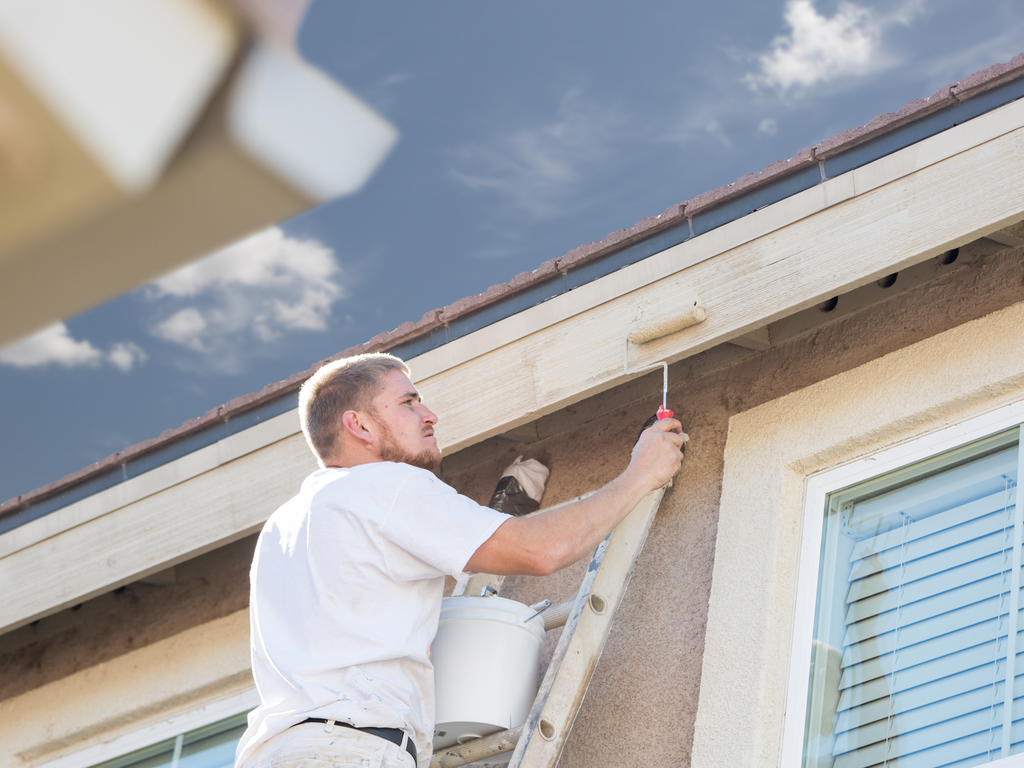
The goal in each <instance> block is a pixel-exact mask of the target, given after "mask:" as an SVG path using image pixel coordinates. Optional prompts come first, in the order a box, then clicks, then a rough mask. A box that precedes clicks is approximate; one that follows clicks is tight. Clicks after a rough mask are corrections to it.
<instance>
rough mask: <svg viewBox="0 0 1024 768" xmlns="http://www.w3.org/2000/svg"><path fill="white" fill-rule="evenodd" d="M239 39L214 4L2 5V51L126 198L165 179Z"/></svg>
mask: <svg viewBox="0 0 1024 768" xmlns="http://www.w3.org/2000/svg"><path fill="white" fill-rule="evenodd" d="M238 41H239V33H238V29H237V27H236V25H235V23H234V22H233V20H232V17H231V15H230V14H228V13H227V12H225V11H224V10H223V9H222V8H221V7H220V6H219V5H217V4H216V3H213V2H211V0H146V2H139V1H138V0H89V2H82V0H0V52H2V55H3V56H4V57H5V58H6V59H7V60H8V61H9V62H10V63H11V65H12V66H13V67H15V68H16V69H17V70H18V71H19V72H20V73H21V75H22V77H23V78H24V79H25V80H26V82H28V83H29V84H30V85H31V86H32V88H33V89H34V90H35V91H36V93H37V94H38V95H39V97H40V98H41V99H42V100H43V101H44V102H45V103H46V104H47V105H48V106H49V108H50V109H51V110H52V111H53V113H54V114H55V115H57V116H58V118H59V119H60V120H61V121H62V122H63V123H64V125H65V126H66V127H67V129H68V130H69V132H70V133H71V134H72V135H73V136H75V137H76V138H77V139H78V141H79V142H80V143H81V144H82V146H83V147H84V148H85V149H86V150H87V151H88V152H89V153H90V154H91V155H92V156H93V158H94V159H95V160H96V161H97V163H98V164H99V165H100V166H101V167H102V168H103V169H104V170H105V171H106V172H107V173H108V174H109V175H110V177H111V178H112V179H113V180H114V181H115V183H116V184H117V185H118V186H119V187H120V188H121V189H122V190H124V191H125V192H127V193H139V192H143V191H145V190H147V189H148V188H150V187H151V186H152V185H153V184H154V183H155V182H156V181H157V180H158V179H159V177H160V174H161V173H162V171H163V169H164V167H165V166H166V165H167V163H168V162H169V160H170V159H171V157H172V156H173V155H174V152H175V150H176V149H177V147H178V145H179V144H180V143H181V141H182V140H183V139H184V137H185V136H186V135H187V134H188V132H189V130H190V129H191V128H192V125H193V124H194V123H195V120H196V119H197V117H198V116H199V115H200V114H201V113H202V111H203V108H204V107H205V105H206V102H207V100H208V99H209V97H210V95H211V94H212V93H213V91H214V90H215V88H216V87H217V86H218V84H219V83H220V82H221V80H222V79H223V77H224V74H225V72H226V71H227V68H228V66H229V64H230V63H231V60H232V58H233V56H234V53H235V50H236V49H237V46H238Z"/></svg>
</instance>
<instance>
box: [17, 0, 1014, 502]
mask: <svg viewBox="0 0 1024 768" xmlns="http://www.w3.org/2000/svg"><path fill="white" fill-rule="evenodd" d="M395 8H396V6H395V5H393V4H381V3H372V4H371V3H362V4H356V3H343V2H323V1H321V2H319V3H315V4H314V6H313V9H312V13H311V16H310V18H309V19H308V21H307V23H306V25H305V27H304V29H303V32H302V35H301V38H300V47H301V49H302V51H303V53H304V54H305V56H306V58H307V59H308V60H309V61H311V62H313V63H314V64H316V65H318V66H320V67H321V68H323V69H324V70H326V71H327V72H329V73H330V74H331V75H332V76H333V77H335V78H336V79H337V80H338V81H340V82H341V83H343V84H344V85H345V86H346V87H347V88H349V89H350V90H351V91H353V92H354V93H356V94H358V95H359V96H360V97H361V98H362V99H363V100H365V101H366V102H367V103H369V104H370V105H371V106H372V107H373V108H374V109H375V110H376V111H377V112H378V113H380V114H381V115H383V116H385V117H386V118H387V120H388V121H390V122H391V123H392V124H393V125H394V126H395V127H396V128H397V129H398V131H399V134H400V137H399V139H398V141H397V143H396V144H395V145H394V148H393V149H392V150H391V153H390V155H389V156H388V157H387V159H386V160H385V162H384V163H383V165H382V166H381V167H380V168H379V170H378V171H377V172H376V174H375V175H374V176H373V177H372V178H371V179H370V181H369V182H368V183H367V184H366V186H365V187H363V188H362V189H361V190H360V191H359V192H358V193H356V194H353V195H351V196H348V197H344V198H340V199H338V200H334V201H331V202H328V203H326V204H324V205H322V206H320V207H318V208H316V209H314V210H312V211H310V212H308V213H306V214H303V215H301V216H299V217H297V218H295V219H292V220H290V221H287V222H283V223H282V224H281V225H280V226H278V227H274V228H272V229H270V230H268V231H266V232H263V233H256V234H255V235H254V236H253V237H251V238H249V239H246V240H244V241H241V242H239V243H236V244H233V245H230V246H228V247H227V248H226V249H224V250H223V251H220V252H218V253H216V254H213V255H211V256H210V257H208V258H206V259H203V260H200V261H198V262H195V263H194V264H191V265H189V266H187V267H185V268H183V269H181V270H179V271H178V272H175V273H173V274H171V275H168V276H165V277H163V278H161V279H159V280H156V281H154V282H153V283H151V284H149V285H146V286H141V287H139V288H138V289H137V290H135V291H133V292H130V293H128V294H126V295H124V296H121V297H119V298H117V299H115V300H114V301H111V302H108V303H107V304H104V305H102V306H99V307H96V308H95V309H93V310H90V311H88V312H86V313H84V314H82V315H80V316H78V317H75V318H70V319H68V320H67V321H66V322H65V323H63V324H59V325H57V326H54V327H51V328H49V329H46V330H45V331H44V332H42V333H41V334H39V335H37V336H35V337H33V338H31V339H28V340H25V341H23V342H20V343H18V344H15V345H12V346H10V347H7V348H6V349H3V350H0V391H2V392H3V393H4V397H3V398H2V405H0V431H2V433H3V434H4V436H5V438H6V439H5V440H4V441H3V446H4V447H3V451H4V455H3V463H2V465H0V500H2V499H6V498H9V497H12V496H15V495H17V494H19V493H24V492H26V491H29V490H31V489H33V488H35V487H38V486H40V485H43V484H45V483H47V482H50V481H52V480H56V479H58V478H60V477H61V476H63V475H65V474H67V473H68V472H72V471H74V470H76V469H79V468H81V467H83V466H85V465H87V464H89V463H90V462H93V461H96V460H98V459H100V458H103V457H104V456H106V455H108V454H110V453H113V452H114V451H117V450H120V449H122V448H124V447H126V446H128V445H131V444H133V443H136V442H138V441H140V440H144V439H146V438H149V437H153V436H155V435H157V434H159V433H160V432H161V431H163V430H164V429H167V428H170V427H175V426H178V425H179V424H181V422H183V421H184V420H185V419H188V418H191V417H194V416H198V415H201V414H202V413H204V412H205V411H207V410H208V409H210V408H212V407H215V406H217V405H219V404H221V403H223V402H225V401H227V400H230V399H231V398H233V397H237V396H239V395H242V394H245V393H248V392H252V391H256V390H258V389H260V388H261V387H262V386H263V385H264V384H266V383H268V382H271V381H276V380H279V379H283V378H285V377H287V376H289V375H290V374H292V373H295V372H296V371H300V370H305V369H306V368H308V367H309V366H310V365H311V364H312V363H314V362H315V361H317V360H321V359H323V358H325V357H328V356H330V355H332V354H334V353H336V352H338V351H340V350H342V349H345V348H346V347H349V346H351V345H353V344H356V343H359V342H361V341H365V340H367V339H369V338H370V337H371V336H373V335H375V334H377V333H380V332H382V331H387V330H390V329H392V328H394V327H396V326H397V325H399V324H400V323H402V322H404V321H406V320H417V319H419V318H420V316H421V315H422V314H423V313H424V312H426V311H428V310H431V309H434V308H438V307H441V306H444V305H446V304H449V303H451V302H452V301H455V300H456V299H459V298H461V297H463V296H466V295H469V294H473V293H478V292H481V291H483V290H485V289H486V288H487V287H488V286H490V285H492V284H494V283H498V282H503V281H505V280H508V279H509V278H511V277H512V276H514V275H515V274H517V273H518V272H521V271H524V270H529V269H533V268H535V267H536V266H537V265H538V264H540V263H541V262H543V261H545V260H547V259H550V258H553V257H556V256H560V255H562V254H564V253H566V252H567V251H569V250H571V249H572V248H574V247H575V246H577V245H580V244H582V243H586V242H589V241H592V240H599V239H601V238H603V237H604V236H605V235H606V234H607V233H608V232H611V231H614V230H616V229H621V228H623V227H629V226H631V225H632V224H633V223H635V222H636V221H637V220H639V219H641V218H643V217H645V216H651V215H657V214H659V213H661V212H662V211H663V210H664V209H665V208H666V207H667V206H669V205H671V204H673V203H677V202H680V201H683V200H686V199H688V198H691V197H693V196H695V195H697V194H700V193H701V192H704V191H707V190H709V189H712V188H714V187H716V186H719V185H721V184H727V183H729V182H731V181H733V180H735V179H736V178H737V177H739V176H741V175H743V174H745V173H750V172H752V171H758V170H760V169H762V168H763V167H764V166H766V165H768V164H769V163H771V162H773V161H775V160H779V159H784V158H788V157H791V156H792V155H793V154H795V153H796V152H797V151H799V150H800V149H802V148H804V147H807V146H810V145H813V144H815V143H817V142H819V141H821V140H822V139H825V138H827V137H828V136H831V135H833V134H835V133H838V132H840V131H842V130H845V129H847V128H850V127H853V126H857V125H861V124H863V123H865V122H867V121H868V120H870V119H871V118H872V117H874V116H875V115H877V114H879V113H882V112H888V111H892V110H895V109H898V108H899V107H900V106H901V105H902V104H904V103H905V102H907V101H910V100H912V99H915V98H922V97H927V96H930V95H931V94H932V93H933V92H934V91H935V90H936V89H937V88H939V87H941V86H943V85H945V84H947V83H951V82H954V81H956V80H958V79H960V78H962V77H965V76H966V75H969V74H971V73H972V72H975V71H977V70H979V69H981V68H983V67H985V66H988V65H989V64H993V63H996V62H1000V61H1007V60H1009V59H1010V58H1011V57H1012V56H1013V55H1015V54H1016V53H1019V52H1021V51H1024V8H1022V7H1021V6H1020V4H1019V2H1017V1H1016V0H974V2H967V1H966V0H903V1H902V2H901V1H900V0H894V1H892V2H869V1H868V0H864V1H863V2H843V3H835V2H827V1H826V0H816V1H814V0H760V1H759V2H751V1H749V0H744V1H740V0H735V1H732V2H730V1H728V0H724V1H723V2H719V3H715V4H711V3H704V4H701V6H700V7H698V6H697V4H692V3H691V4H684V3H679V2H665V1H659V2H645V3H642V4H633V5H631V6H629V8H628V10H626V8H625V6H623V4H621V3H610V2H598V1H597V0H589V1H588V2H587V3H585V4H584V3H581V2H577V3H561V4H553V3H546V2H545V3H542V2H527V1H525V0H524V1H522V2H519V3H516V4H497V3H478V2H468V0H464V1H463V2H458V3H448V4H445V5H444V6H437V5H435V4H424V3H420V4H411V3H410V4H408V5H406V6H403V12H402V13H401V14H397V13H396V12H395ZM499 375H500V374H499ZM443 417H444V414H441V418H442V425H441V426H442V428H443Z"/></svg>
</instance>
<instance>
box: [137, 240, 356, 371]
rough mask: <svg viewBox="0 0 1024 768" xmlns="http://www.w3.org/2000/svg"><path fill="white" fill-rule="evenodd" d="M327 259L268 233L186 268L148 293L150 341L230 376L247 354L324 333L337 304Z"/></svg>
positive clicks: (319, 250)
mask: <svg viewBox="0 0 1024 768" xmlns="http://www.w3.org/2000/svg"><path fill="white" fill-rule="evenodd" d="M341 277H342V273H341V268H340V266H339V265H338V261H337V259H336V258H335V256H334V253H333V251H332V250H331V249H330V248H328V247H326V246H324V245H322V244H320V243H318V242H317V241H315V240H300V239H297V238H293V237H289V236H288V235H286V234H285V233H284V232H283V231H282V230H281V229H279V228H277V227H275V228H272V229H269V230H266V231H265V232H261V233H259V234H257V235H254V236H253V237H250V238H248V239H246V240H242V241H240V242H238V243H235V244H234V245H231V246H229V247H227V248H225V249H223V250H221V251H219V252H217V253H215V254H213V255H212V256H208V257H207V258H205V259H202V260H200V261H197V262H195V263H193V264H189V265H188V266H186V267H182V268H181V269H179V270H177V271H175V272H173V273H171V274H169V275H167V276H165V277H163V278H160V279H159V280H157V281H155V282H154V283H152V284H151V285H150V286H148V287H147V288H146V289H145V291H144V295H145V297H146V298H147V299H148V300H150V301H152V302H155V303H156V304H157V305H158V307H159V309H158V314H157V317H156V318H155V319H154V321H153V322H152V323H151V325H150V332H151V333H152V334H153V335H154V336H156V337H157V338H160V339H163V340H164V341H169V342H171V343H173V344H177V345H179V346H182V347H185V348H187V349H190V350H192V351H194V352H199V353H202V354H203V355H204V357H205V364H206V365H207V366H209V367H212V368H215V369H219V370H224V371H237V370H239V369H240V367H241V365H242V360H243V359H244V358H245V357H246V356H247V350H248V349H249V347H251V345H252V344H253V341H254V339H255V341H257V342H269V341H273V340H274V339H277V338H279V337H280V336H281V335H282V334H284V333H286V332H290V331H324V330H326V329H327V325H328V320H329V319H330V317H331V313H332V310H333V307H334V304H335V303H336V302H338V301H339V300H341V299H343V298H345V296H346V290H345V288H344V286H343V285H342V284H341Z"/></svg>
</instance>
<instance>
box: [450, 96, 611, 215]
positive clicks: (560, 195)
mask: <svg viewBox="0 0 1024 768" xmlns="http://www.w3.org/2000/svg"><path fill="white" fill-rule="evenodd" d="M627 123H628V120H627V118H626V117H625V116H624V114H623V112H622V110H620V109H616V108H615V107H614V106H613V105H601V104H597V103H594V102H591V101H589V100H587V99H586V98H584V97H583V95H582V92H581V91H579V90H573V91H570V92H569V93H567V94H566V95H565V96H564V97H563V98H562V101H561V103H560V105H559V109H558V114H557V116H556V117H555V119H554V121H552V122H547V123H544V124H542V125H539V126H533V127H529V128H521V129H519V130H515V131H512V132H508V133H505V134H502V135H498V136H495V137H493V138H492V139H491V140H490V141H487V142H482V143H476V144H470V145H468V146H465V147H462V148H460V149H458V150H456V151H455V153H454V155H455V167H454V168H453V170H452V175H453V176H454V177H455V178H456V179H457V180H458V181H460V182H461V183H462V184H464V185H465V186H466V187H468V188H469V189H471V190H473V191H477V192H481V191H482V192H491V193H493V194H495V195H497V196H498V197H500V198H503V199H504V201H505V202H506V203H508V204H510V205H511V206H513V207H514V208H518V209H519V210H520V211H523V212H525V213H526V214H528V215H529V216H530V217H531V218H533V219H535V220H544V219H548V218H552V217H555V216H559V215H562V214H564V213H565V211H566V209H567V208H570V207H576V206H579V205H581V204H582V201H581V199H580V198H581V197H582V196H583V195H584V193H585V192H586V191H587V190H586V185H587V180H588V178H590V177H589V176H588V172H589V171H591V170H593V169H594V168H595V166H599V165H601V164H603V163H606V162H608V161H609V160H610V159H612V158H613V157H614V154H615V153H614V144H615V143H616V142H617V141H618V140H620V139H621V138H623V137H624V134H625V131H626V130H627V128H628V126H627Z"/></svg>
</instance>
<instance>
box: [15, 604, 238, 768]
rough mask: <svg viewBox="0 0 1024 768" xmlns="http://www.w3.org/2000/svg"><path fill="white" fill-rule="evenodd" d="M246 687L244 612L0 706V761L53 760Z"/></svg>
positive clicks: (32, 761)
mask: <svg viewBox="0 0 1024 768" xmlns="http://www.w3.org/2000/svg"><path fill="white" fill-rule="evenodd" d="M251 685H252V675H251V673H250V671H249V611H248V609H245V610H242V611H237V612H235V613H232V614H229V615H227V616H224V617H222V618H219V619H214V620H213V621H209V622H206V623H205V624H201V625H199V626H197V627H192V628H191V629H187V630H185V631H184V632H180V633H178V634H176V635H172V636H170V637H168V638H165V639H163V640H159V641H157V642H155V643H152V644H151V645H147V646H146V647H144V648H140V649H138V650H135V651H131V652H129V653H126V654H124V655H121V656H118V657H117V658H114V659H111V660H110V661H105V662H103V663H100V664H97V665H95V666H92V667H89V668H88V669H84V670H82V671H80V672H76V673H75V674H73V675H69V676H68V677H64V678H62V679H60V680H56V681H54V682H51V683H49V684H47V685H44V686H42V687H40V688H36V689H34V690H32V691H28V692H27V693H24V694H22V695H21V696H17V697H14V698H11V699H7V700H6V701H3V702H0V744H2V745H3V748H2V752H0V760H2V764H3V765H7V766H12V768H13V767H14V766H17V765H31V764H34V763H38V762H40V761H45V760H48V759H52V758H54V757H57V756H59V755H60V754H61V753H62V752H67V751H69V750H74V749H82V748H85V747H87V746H90V745H91V744H93V743H95V742H96V741H97V740H98V739H108V738H112V737H115V736H118V735H121V733H123V732H124V731H125V730H126V729H127V728H131V727H139V726H140V725H142V724H143V723H146V722H149V721H153V720H155V719H160V718H161V717H166V716H167V715H168V714H170V713H172V712H174V711H175V709H176V708H181V707H183V706H188V705H189V703H190V702H194V701H197V700H204V699H209V698H210V697H214V696H218V695H220V696H223V695H225V694H227V693H230V692H232V691H237V690H239V689H241V688H244V687H246V686H251Z"/></svg>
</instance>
